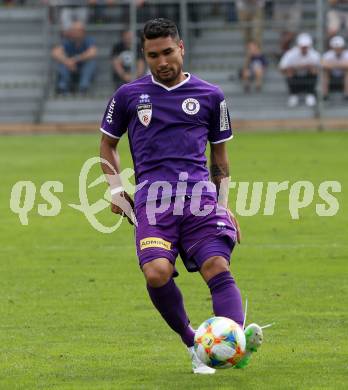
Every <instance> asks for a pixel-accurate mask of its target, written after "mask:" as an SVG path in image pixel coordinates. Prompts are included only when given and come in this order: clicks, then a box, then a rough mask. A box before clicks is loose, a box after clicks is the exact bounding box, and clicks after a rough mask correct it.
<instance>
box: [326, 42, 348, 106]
mask: <svg viewBox="0 0 348 390" xmlns="http://www.w3.org/2000/svg"><path fill="white" fill-rule="evenodd" d="M330 48H331V49H330V50H328V51H327V52H326V53H324V55H323V59H322V66H323V69H324V73H323V95H324V99H325V100H327V99H328V98H329V92H337V91H340V92H343V96H344V99H348V50H346V49H345V42H344V39H343V37H341V36H339V35H337V36H335V37H333V38H331V40H330Z"/></svg>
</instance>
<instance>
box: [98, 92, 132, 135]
mask: <svg viewBox="0 0 348 390" xmlns="http://www.w3.org/2000/svg"><path fill="white" fill-rule="evenodd" d="M127 127H128V118H127V104H126V96H125V93H124V88H123V87H121V88H119V89H118V90H117V91H116V93H115V94H114V95H113V97H112V98H111V99H110V101H109V103H108V105H107V107H106V110H105V113H104V116H103V120H102V123H101V127H100V131H101V132H103V133H105V134H107V135H108V136H110V137H112V138H121V137H122V135H123V134H124V133H125V132H126V131H127Z"/></svg>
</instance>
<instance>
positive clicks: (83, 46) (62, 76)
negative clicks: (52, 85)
mask: <svg viewBox="0 0 348 390" xmlns="http://www.w3.org/2000/svg"><path fill="white" fill-rule="evenodd" d="M96 55H97V48H96V46H95V42H94V39H93V38H91V37H87V36H86V31H85V27H84V25H83V23H81V22H74V23H73V24H72V26H71V28H70V30H69V31H68V34H67V38H66V39H64V40H63V41H62V43H61V44H60V45H58V46H56V47H55V48H54V49H53V50H52V57H53V58H54V59H55V60H56V61H57V62H58V84H57V89H58V92H59V93H67V92H69V91H71V84H72V83H71V81H72V77H73V76H76V77H77V78H78V91H79V92H81V93H85V92H87V91H88V89H89V87H90V85H91V82H92V79H93V76H94V75H95V71H96V60H95V58H96Z"/></svg>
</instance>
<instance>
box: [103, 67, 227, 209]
mask: <svg viewBox="0 0 348 390" xmlns="http://www.w3.org/2000/svg"><path fill="white" fill-rule="evenodd" d="M185 75H186V79H185V80H184V81H182V82H181V83H180V84H177V85H175V86H174V87H170V88H169V87H166V86H165V85H163V84H161V83H159V82H157V81H156V80H154V78H153V77H152V76H145V77H142V78H140V79H138V80H136V81H133V82H131V83H129V84H125V85H123V86H122V87H120V88H119V89H118V90H117V91H116V93H115V94H114V95H113V97H112V98H111V100H110V102H109V104H108V106H107V108H106V111H105V114H104V117H103V121H102V125H101V129H100V130H101V131H102V132H103V133H105V134H107V135H109V136H110V137H113V138H120V137H121V136H122V135H123V134H124V133H125V132H126V131H127V130H128V138H129V144H130V149H131V153H132V157H133V162H134V170H135V178H136V183H137V184H139V183H142V182H144V181H147V185H146V186H145V187H144V188H142V189H141V190H140V191H137V193H136V195H135V203H136V205H138V204H140V203H143V202H144V201H146V197H147V189H148V188H149V185H150V184H151V183H154V182H157V181H167V182H169V183H170V184H171V185H172V187H173V194H174V195H175V194H178V191H176V185H177V183H178V181H179V174H180V173H181V172H187V174H188V179H187V189H186V190H185V193H186V194H187V195H190V192H191V190H192V187H193V185H194V184H195V183H197V182H202V181H203V182H207V181H208V180H209V172H208V169H207V166H206V163H207V159H206V157H205V150H206V146H207V142H208V141H209V142H210V143H213V144H214V143H220V142H224V141H227V140H228V139H230V138H232V130H231V127H230V118H229V113H228V109H227V106H226V102H225V99H224V95H223V93H222V91H221V89H220V88H218V87H217V86H215V85H212V84H209V83H207V82H205V81H203V80H200V79H199V78H197V77H195V76H192V75H190V74H188V73H185ZM207 191H208V192H211V191H212V189H211V187H210V189H207ZM185 193H184V194H182V195H185ZM180 195H181V194H180Z"/></svg>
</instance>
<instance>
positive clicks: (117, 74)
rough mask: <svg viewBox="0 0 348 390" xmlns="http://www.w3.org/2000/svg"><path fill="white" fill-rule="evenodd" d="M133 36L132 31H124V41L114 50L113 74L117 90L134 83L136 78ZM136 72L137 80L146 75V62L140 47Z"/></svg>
mask: <svg viewBox="0 0 348 390" xmlns="http://www.w3.org/2000/svg"><path fill="white" fill-rule="evenodd" d="M132 35H133V34H132V32H131V31H128V30H126V31H123V32H122V40H121V41H120V42H119V43H116V44H115V45H114V46H113V48H112V53H111V56H112V73H113V80H114V83H115V88H118V87H120V86H121V85H122V84H125V83H128V82H130V81H132V80H133V78H134V77H133V75H132V67H133V63H134V55H133V52H132ZM136 70H137V73H136V78H138V77H141V76H143V75H144V72H145V62H144V60H143V58H142V54H141V50H140V47H137V58H136Z"/></svg>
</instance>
